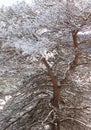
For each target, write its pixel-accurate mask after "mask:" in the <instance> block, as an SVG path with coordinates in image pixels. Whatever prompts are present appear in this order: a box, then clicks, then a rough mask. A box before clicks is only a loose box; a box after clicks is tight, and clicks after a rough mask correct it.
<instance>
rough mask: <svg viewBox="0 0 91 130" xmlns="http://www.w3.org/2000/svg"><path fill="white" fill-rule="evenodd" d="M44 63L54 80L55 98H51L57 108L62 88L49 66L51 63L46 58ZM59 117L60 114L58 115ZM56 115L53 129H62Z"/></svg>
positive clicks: (43, 60)
mask: <svg viewBox="0 0 91 130" xmlns="http://www.w3.org/2000/svg"><path fill="white" fill-rule="evenodd" d="M42 63H43V64H44V65H45V66H46V68H47V70H48V73H49V76H50V78H51V80H52V83H53V91H54V92H53V99H52V100H51V104H52V105H53V106H54V107H55V108H57V109H58V108H59V103H58V102H59V96H60V90H59V87H58V85H57V81H56V78H55V76H54V74H53V72H52V70H51V68H50V66H49V64H48V63H47V61H46V59H45V58H43V59H42ZM56 114H57V115H59V113H58V111H57V112H56ZM58 117H59V116H58ZM58 117H56V119H55V120H54V122H53V123H52V129H53V130H60V119H59V118H58ZM52 118H53V119H54V115H53V116H52Z"/></svg>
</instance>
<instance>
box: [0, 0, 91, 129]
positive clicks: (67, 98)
mask: <svg viewBox="0 0 91 130" xmlns="http://www.w3.org/2000/svg"><path fill="white" fill-rule="evenodd" d="M35 2H37V1H35ZM88 5H89V2H87V4H86V6H84V5H83V3H81V2H80V1H70V0H68V1H66V2H64V1H59V0H51V1H46V0H45V1H43V0H39V1H38V3H37V6H36V7H35V6H34V7H33V8H30V7H29V6H28V5H26V4H25V3H21V4H20V5H19V6H17V5H16V6H14V7H12V8H8V9H7V10H6V9H5V10H3V14H5V15H4V16H1V23H0V24H2V23H3V24H2V26H1V30H2V31H1V34H2V36H3V37H6V38H7V40H6V43H8V45H9V47H5V46H4V47H2V48H1V54H2V55H5V56H6V57H5V60H4V61H3V62H2V59H1V61H0V62H1V63H0V65H1V67H2V65H3V66H4V67H7V68H8V69H7V70H8V71H7V72H6V71H5V74H7V75H8V77H9V76H10V72H11V74H12V75H11V76H13V78H15V77H18V78H19V79H18V80H20V82H19V83H18V84H17V85H18V88H17V91H16V93H15V94H13V95H12V99H11V100H10V101H9V102H8V103H7V104H6V106H5V108H4V109H3V112H2V113H1V118H0V128H1V129H2V130H13V129H18V130H23V129H25V130H30V129H32V130H36V129H38V130H39V129H44V130H46V129H51V130H60V129H67V130H72V129H74V130H79V129H80V130H81V129H82V130H83V129H85V128H86V129H91V128H90V122H89V120H90V116H89V117H88V116H87V112H89V114H90V111H89V109H90V104H89V103H88V102H87V100H88V99H89V97H90V94H89V96H87V93H88V92H89V88H90V85H91V84H90V83H89V81H90V75H91V74H90V73H89V71H90V70H91V67H90V64H91V55H90V51H89V48H91V46H90V45H89V42H85V44H86V47H84V44H82V45H81V44H80V43H79V44H78V35H79V34H78V32H80V31H82V29H83V27H84V28H85V27H88V26H89V25H90V17H91V15H90V8H88ZM16 7H17V8H16ZM7 19H8V20H7ZM8 23H9V24H8ZM10 23H12V24H10ZM6 25H7V26H6ZM26 25H27V26H26ZM4 27H5V28H4ZM3 30H4V31H5V33H3ZM69 33H71V34H72V35H70V36H69V35H68V34H69ZM64 34H66V36H67V35H68V38H69V39H67V37H66V36H64ZM84 35H85V34H84ZM80 37H81V36H80V35H79V38H80ZM72 39H73V40H72ZM82 40H83V38H82ZM79 42H80V41H79ZM16 43H18V45H20V46H18V47H17V46H14V47H12V44H14V45H15V44H16ZM22 43H23V45H25V46H23V45H22ZM24 43H26V44H24ZM3 44H4V43H3ZM25 47H27V49H26V48H25ZM17 48H18V49H17ZM28 49H29V50H28ZM11 60H12V62H11ZM12 66H13V68H12ZM2 75H3V73H2ZM4 76H5V75H4ZM21 79H22V80H21ZM85 91H87V93H86V92H85ZM85 95H86V96H87V97H88V98H87V99H85V98H86V96H85ZM86 121H87V122H86Z"/></svg>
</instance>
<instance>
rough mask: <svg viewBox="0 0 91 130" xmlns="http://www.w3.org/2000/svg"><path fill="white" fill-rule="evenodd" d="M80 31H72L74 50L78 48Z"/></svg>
mask: <svg viewBox="0 0 91 130" xmlns="http://www.w3.org/2000/svg"><path fill="white" fill-rule="evenodd" d="M78 31H79V30H74V31H72V38H73V44H74V49H76V48H78V39H77V33H78Z"/></svg>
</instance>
